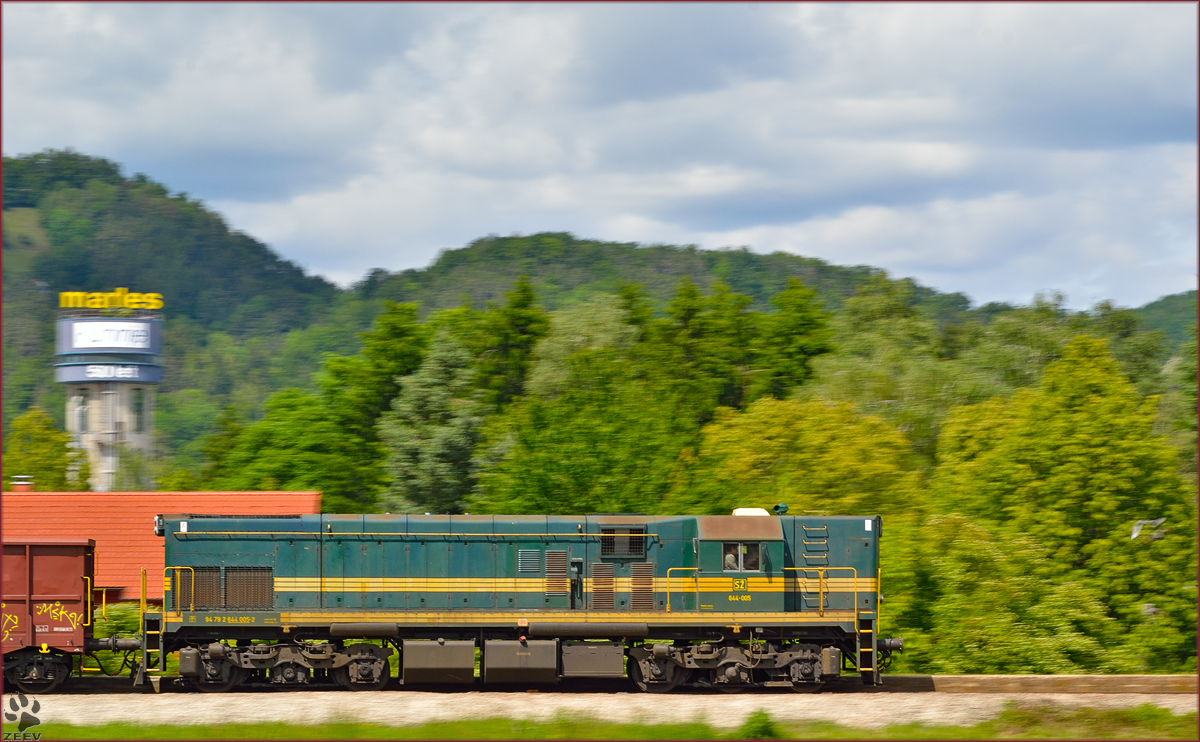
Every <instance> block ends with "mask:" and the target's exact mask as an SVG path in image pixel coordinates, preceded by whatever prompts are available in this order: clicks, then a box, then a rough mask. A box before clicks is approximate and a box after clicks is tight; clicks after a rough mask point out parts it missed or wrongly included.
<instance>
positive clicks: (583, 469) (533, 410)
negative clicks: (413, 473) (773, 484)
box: [472, 348, 693, 514]
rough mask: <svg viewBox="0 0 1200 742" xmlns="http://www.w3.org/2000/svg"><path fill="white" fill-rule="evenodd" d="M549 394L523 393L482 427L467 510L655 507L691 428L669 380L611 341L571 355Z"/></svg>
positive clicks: (573, 511)
mask: <svg viewBox="0 0 1200 742" xmlns="http://www.w3.org/2000/svg"><path fill="white" fill-rule="evenodd" d="M567 366H568V369H569V377H568V380H567V383H565V384H564V385H563V386H562V387H561V389H560V390H559V391H558V393H557V395H556V396H554V397H553V398H549V399H543V398H540V397H537V396H532V395H531V396H527V397H525V398H523V399H522V400H520V401H519V402H516V403H514V404H513V405H511V406H510V408H509V409H508V410H506V411H505V412H504V413H503V414H502V415H498V416H495V417H494V418H493V419H492V420H490V421H489V422H488V424H487V426H486V428H485V436H486V444H485V445H483V446H482V447H481V449H480V453H479V454H478V458H479V459H480V463H479V468H480V478H479V486H478V488H477V492H476V495H475V496H474V497H473V498H472V500H473V504H472V510H478V511H483V512H493V513H507V512H513V513H552V514H584V513H605V512H607V513H618V512H626V513H628V512H654V511H655V510H656V509H657V508H658V503H659V502H660V500H661V499H662V497H663V495H664V494H665V493H666V491H667V488H668V486H669V485H670V473H671V470H672V467H673V466H674V463H675V460H676V458H677V457H678V455H679V451H680V449H681V448H682V447H683V446H684V445H686V444H687V442H688V441H689V440H691V437H692V435H693V429H692V427H691V424H690V423H689V422H688V421H687V419H686V417H685V416H681V415H680V414H679V409H680V404H679V400H678V399H677V398H674V397H672V396H671V390H670V389H669V388H667V389H664V388H662V387H655V386H653V385H652V384H651V383H650V382H649V381H647V380H645V379H642V378H639V377H638V374H637V365H636V364H635V363H634V362H632V361H630V360H628V359H625V358H622V357H621V356H620V354H619V353H618V352H616V351H614V350H612V349H608V348H596V349H585V350H581V351H579V352H576V353H574V354H572V355H571V356H570V358H569V359H568V362H567Z"/></svg>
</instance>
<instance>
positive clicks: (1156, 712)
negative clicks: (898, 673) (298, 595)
mask: <svg viewBox="0 0 1200 742" xmlns="http://www.w3.org/2000/svg"><path fill="white" fill-rule="evenodd" d="M1196 724H1197V716H1196V714H1195V713H1191V714H1183V715H1179V716H1177V715H1175V714H1172V713H1171V712H1170V711H1168V710H1166V709H1163V708H1159V707H1156V706H1152V705H1150V704H1144V705H1142V706H1138V707H1136V708H1129V709H1089V708H1079V709H1066V708H1063V707H1060V706H1018V705H1016V704H1015V703H1010V704H1009V706H1008V707H1007V708H1005V709H1004V711H1003V712H1001V714H1000V715H999V716H998V717H996V718H995V719H990V720H988V721H984V722H981V723H979V724H974V725H971V726H951V725H929V724H924V723H912V724H892V725H889V726H887V727H886V728H883V729H862V728H855V727H847V726H842V725H840V724H835V723H833V722H826V721H813V722H811V723H808V724H804V725H802V726H797V725H793V724H786V723H780V722H777V721H774V720H772V719H771V718H770V716H769V715H768V714H767V712H765V711H763V710H761V709H760V710H758V711H755V712H754V713H752V714H751V715H750V716H749V717H748V718H747V720H746V722H745V724H743V725H742V727H741V728H740V729H738V730H736V731H732V732H731V731H726V730H717V729H714V728H712V727H710V726H708V725H707V724H699V723H696V724H610V723H605V722H601V721H596V720H594V719H587V718H580V717H571V716H565V715H564V716H559V717H556V718H554V719H552V720H550V721H522V720H516V719H487V720H466V721H452V722H435V723H431V724H422V725H420V726H411V727H389V726H383V725H380V724H362V723H355V722H340V723H332V724H324V725H318V726H307V725H298V724H274V723H256V724H238V723H228V724H218V725H194V726H182V725H180V726H175V725H168V724H156V725H139V724H129V723H110V724H103V725H97V726H74V725H69V724H43V725H41V726H38V727H35V728H33V729H30V730H29V731H30V732H41V733H42V739H43V740H151V739H153V740H191V739H196V740H275V739H288V740H309V739H320V740H334V739H387V740H442V739H447V740H450V739H462V740H476V739H478V740H503V739H512V740H526V739H570V740H672V739H697V740H699V739H806V740H818V739H820V740H825V739H831V740H840V739H845V740H853V739H858V740H874V739H913V740H920V739H926V740H942V739H946V740H951V739H960V740H975V739H1013V740H1019V739H1044V740H1059V739H1062V740H1074V739H1089V740H1107V739H1114V740H1115V739H1120V740H1141V739H1146V740H1195V739H1197V726H1196Z"/></svg>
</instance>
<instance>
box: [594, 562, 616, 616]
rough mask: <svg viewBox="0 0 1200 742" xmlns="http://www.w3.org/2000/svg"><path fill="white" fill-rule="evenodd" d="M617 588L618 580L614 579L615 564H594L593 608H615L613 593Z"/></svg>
mask: <svg viewBox="0 0 1200 742" xmlns="http://www.w3.org/2000/svg"><path fill="white" fill-rule="evenodd" d="M615 588H616V580H614V579H613V566H612V565H611V564H606V563H604V562H599V563H596V564H593V565H592V608H593V609H595V610H604V609H611V608H613V606H614V601H613V593H614V591H615Z"/></svg>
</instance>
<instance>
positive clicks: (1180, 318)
mask: <svg viewBox="0 0 1200 742" xmlns="http://www.w3.org/2000/svg"><path fill="white" fill-rule="evenodd" d="M1134 311H1135V312H1137V314H1138V316H1139V317H1141V318H1142V322H1143V323H1145V325H1146V327H1149V328H1150V329H1151V330H1162V331H1163V334H1164V335H1166V337H1167V344H1168V345H1170V346H1171V347H1172V348H1174V347H1177V346H1179V345H1180V344H1182V343H1185V342H1187V340H1188V338H1189V335H1188V328H1190V327H1191V326H1192V325H1194V324H1196V292H1195V291H1184V292H1183V293H1182V294H1171V295H1170V296H1164V297H1162V298H1161V299H1158V300H1156V301H1152V302H1150V303H1149V304H1147V305H1145V306H1143V307H1138V308H1137V309H1135V310H1134Z"/></svg>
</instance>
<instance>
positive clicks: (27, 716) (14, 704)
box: [4, 693, 42, 742]
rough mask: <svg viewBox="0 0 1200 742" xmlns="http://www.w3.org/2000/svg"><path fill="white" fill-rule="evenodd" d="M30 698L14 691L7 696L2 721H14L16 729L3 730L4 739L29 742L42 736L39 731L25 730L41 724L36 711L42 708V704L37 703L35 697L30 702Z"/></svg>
mask: <svg viewBox="0 0 1200 742" xmlns="http://www.w3.org/2000/svg"><path fill="white" fill-rule="evenodd" d="M29 701H30V699H28V698H26V697H25V694H24V693H14V694H13V695H11V696H9V697H8V703H6V704H4V721H6V722H8V723H10V724H11V723H12V722H14V721H15V722H16V723H17V731H15V732H5V733H4V739H5V740H6V742H7V740H28V741H29V742H37V740H40V739H41V738H42V735H41V733H40V732H26V731H25V730H26V729H29V728H30V727H36V726H37V725H38V724H41V723H42V722H41V720H40V719H38V718H37V716H36V714H37V712H39V711H41V710H42V704H40V703H38V700H37V699H36V698H34V699H33V703H32V704H30V702H29Z"/></svg>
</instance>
